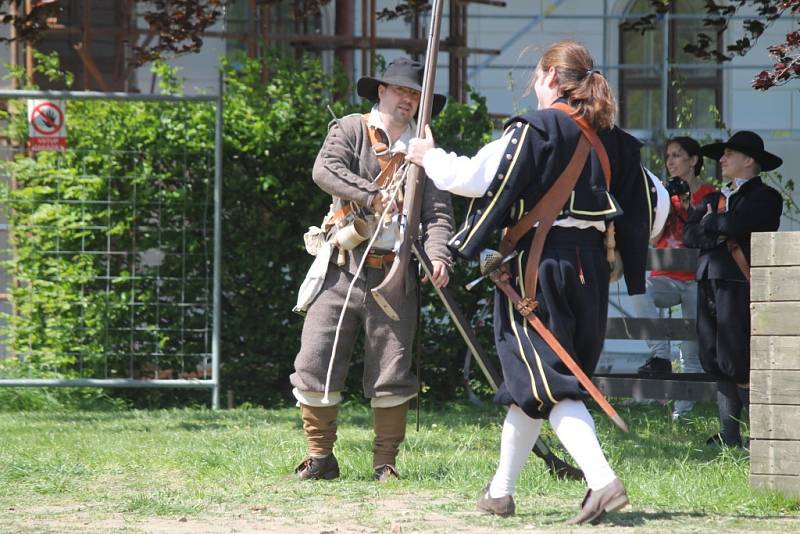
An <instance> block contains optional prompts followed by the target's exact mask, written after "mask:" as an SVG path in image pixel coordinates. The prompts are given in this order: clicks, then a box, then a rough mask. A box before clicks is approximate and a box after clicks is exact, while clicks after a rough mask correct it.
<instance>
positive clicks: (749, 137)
mask: <svg viewBox="0 0 800 534" xmlns="http://www.w3.org/2000/svg"><path fill="white" fill-rule="evenodd" d="M726 148H730V149H731V150H735V151H737V152H741V153H742V154H745V155H747V156H750V157H751V158H753V159H754V160H756V163H758V164H759V165H760V166H761V170H762V171H771V170H773V169H777V168H778V167H780V166H781V165H783V160H782V159H781V158H779V157H778V156H776V155H775V154H771V153H769V152H767V151H766V150H764V140H763V139H761V136H760V135H758V134H757V133H755V132H751V131H748V130H742V131H741V132H736V133H735V134H733V135H732V136H731V138H730V139H728V140H727V141H726V142H724V143H711V144H710V145H703V147H702V148H701V149H700V153H701V154H703V155H704V156H705V157H707V158H711V159H715V160H717V161H719V158H721V157H722V154H724V153H725V149H726Z"/></svg>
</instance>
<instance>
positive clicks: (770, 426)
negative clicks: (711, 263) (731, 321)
mask: <svg viewBox="0 0 800 534" xmlns="http://www.w3.org/2000/svg"><path fill="white" fill-rule="evenodd" d="M751 251H752V258H751V263H752V265H751V267H752V270H751V275H752V281H751V285H750V316H751V326H750V332H751V335H752V337H751V339H750V484H751V485H752V486H753V487H762V488H771V489H777V490H780V491H783V492H785V493H787V494H793V495H800V232H774V233H763V234H753V237H752V242H751Z"/></svg>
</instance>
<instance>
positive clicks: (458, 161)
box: [422, 130, 512, 198]
mask: <svg viewBox="0 0 800 534" xmlns="http://www.w3.org/2000/svg"><path fill="white" fill-rule="evenodd" d="M511 134H512V131H511V130H509V131H508V132H507V133H506V134H505V135H504V136H503V137H501V138H500V139H497V140H496V141H492V142H491V143H489V144H488V145H486V146H484V147H483V148H481V149H480V150H479V151H478V153H477V154H476V155H475V157H472V158H470V157H468V156H459V155H458V154H456V153H455V152H449V153H448V152H445V151H444V150H443V149H441V148H434V149H431V150H428V152H427V153H426V154H425V157H424V158H423V160H422V165H423V167H425V173H426V174H427V175H428V178H430V179H431V180H433V183H434V184H435V185H436V187H438V188H439V189H441V190H442V191H449V192H451V193H453V194H455V195H460V196H462V197H475V198H477V197H482V196H483V194H484V193H486V190H487V189H489V184H491V183H492V179H493V178H494V175H495V173H496V172H497V169H498V167H500V160H501V159H502V158H503V154H504V152H505V150H506V147H507V146H508V143H509V139H511Z"/></svg>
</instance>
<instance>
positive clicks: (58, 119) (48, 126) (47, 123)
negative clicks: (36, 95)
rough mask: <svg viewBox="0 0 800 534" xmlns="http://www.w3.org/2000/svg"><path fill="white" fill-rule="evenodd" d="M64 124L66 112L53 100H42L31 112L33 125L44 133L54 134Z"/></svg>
mask: <svg viewBox="0 0 800 534" xmlns="http://www.w3.org/2000/svg"><path fill="white" fill-rule="evenodd" d="M63 124H64V113H63V112H62V111H61V109H60V108H59V107H58V106H56V105H54V104H53V103H52V102H42V103H41V104H39V105H38V106H36V107H35V108H33V112H31V126H33V129H34V130H36V131H37V132H39V133H40V134H42V135H53V134H54V133H56V132H57V131H58V130H60V129H61V126H62V125H63Z"/></svg>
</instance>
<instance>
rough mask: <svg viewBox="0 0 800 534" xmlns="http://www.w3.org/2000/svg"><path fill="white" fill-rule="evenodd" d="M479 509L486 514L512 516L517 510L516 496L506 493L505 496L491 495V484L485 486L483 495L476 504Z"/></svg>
mask: <svg viewBox="0 0 800 534" xmlns="http://www.w3.org/2000/svg"><path fill="white" fill-rule="evenodd" d="M475 506H476V508H478V510H480V511H481V512H483V513H485V514H492V515H499V516H500V517H510V516H512V515H514V512H515V511H516V505H515V504H514V497H512V496H511V495H505V496H503V497H498V498H496V499H495V498H494V497H489V486H486V487H485V488H483V491H482V492H481V496H480V497H478V502H477V504H476V505H475Z"/></svg>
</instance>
